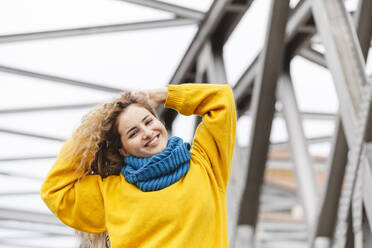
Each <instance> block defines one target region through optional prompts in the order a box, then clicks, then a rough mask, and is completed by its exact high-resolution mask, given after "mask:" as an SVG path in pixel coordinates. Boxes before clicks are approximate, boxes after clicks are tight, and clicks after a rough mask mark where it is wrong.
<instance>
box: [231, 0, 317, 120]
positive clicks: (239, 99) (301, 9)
mask: <svg viewBox="0 0 372 248" xmlns="http://www.w3.org/2000/svg"><path fill="white" fill-rule="evenodd" d="M310 19H311V0H303V1H301V2H300V3H299V4H298V5H297V6H296V8H295V10H294V11H293V12H292V14H291V15H290V16H289V19H288V22H287V26H286V29H285V44H286V45H287V44H289V43H290V42H291V41H293V40H294V39H295V38H296V35H297V33H298V30H299V29H300V28H301V27H302V26H303V25H305V24H306V23H307V22H308V21H309V20H310ZM260 56H261V54H258V55H257V56H256V58H255V59H254V60H253V61H252V63H251V64H250V65H249V66H248V68H247V69H246V71H245V72H244V73H243V74H242V76H241V77H240V78H239V80H238V81H237V83H236V84H235V85H234V96H235V100H236V104H237V107H238V115H239V116H240V115H241V114H242V113H244V111H245V109H247V108H248V106H249V102H250V98H251V94H252V89H253V83H254V79H255V77H256V74H257V67H258V63H259V59H258V58H259V57H260Z"/></svg>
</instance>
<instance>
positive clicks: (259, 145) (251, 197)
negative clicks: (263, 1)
mask: <svg viewBox="0 0 372 248" xmlns="http://www.w3.org/2000/svg"><path fill="white" fill-rule="evenodd" d="M288 12H289V1H288V0H286V1H285V0H281V1H272V4H271V9H270V15H269V16H270V20H269V22H268V29H267V32H266V39H265V45H264V50H263V52H262V53H261V56H260V60H259V67H258V68H257V77H256V79H255V84H254V90H253V99H252V128H251V136H250V141H249V144H250V145H249V150H248V166H247V167H248V170H247V177H246V181H245V186H244V191H243V195H242V200H241V204H240V209H239V220H238V224H239V225H243V226H248V229H247V235H253V233H254V229H255V226H256V223H257V215H258V206H259V194H260V189H261V185H262V182H263V174H264V170H265V164H266V160H267V151H268V147H269V137H270V131H271V125H272V120H273V116H274V112H275V108H274V105H275V91H276V82H277V80H278V76H279V74H280V72H281V70H282V66H283V54H284V46H285V43H284V39H285V35H284V34H285V27H286V23H287V17H288Z"/></svg>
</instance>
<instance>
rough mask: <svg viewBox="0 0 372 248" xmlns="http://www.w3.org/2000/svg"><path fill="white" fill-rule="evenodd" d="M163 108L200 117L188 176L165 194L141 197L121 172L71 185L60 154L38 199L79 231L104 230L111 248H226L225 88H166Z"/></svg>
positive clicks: (70, 165) (230, 105) (229, 131)
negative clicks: (40, 198)
mask: <svg viewBox="0 0 372 248" xmlns="http://www.w3.org/2000/svg"><path fill="white" fill-rule="evenodd" d="M165 106H166V107H169V108H173V109H176V110H177V111H178V112H179V113H181V114H183V115H191V114H197V115H201V116H203V121H202V122H201V123H200V124H199V126H198V128H197V130H196V133H195V136H194V139H193V143H192V148H191V150H190V152H191V155H192V158H191V161H190V169H189V171H188V172H187V174H186V175H185V176H184V177H183V178H181V179H180V180H179V181H177V182H176V183H174V184H172V185H170V186H169V187H167V188H164V189H162V190H159V191H152V192H142V191H141V190H140V189H138V188H137V187H136V186H134V185H132V184H130V183H128V182H127V181H126V180H125V178H124V177H123V175H122V174H120V176H109V177H107V178H105V179H102V178H101V177H100V176H99V175H89V176H86V177H84V178H83V179H82V180H80V181H77V176H78V175H77V174H76V173H75V169H76V166H77V162H76V159H75V160H74V159H73V158H68V159H67V158H64V157H63V156H62V155H59V156H58V158H57V160H56V162H55V164H54V165H53V167H52V168H51V170H50V172H49V174H48V176H47V178H46V179H45V181H44V183H43V185H42V188H41V197H42V199H43V200H44V202H45V203H46V205H47V206H48V207H49V208H50V210H51V211H52V212H53V213H54V214H55V215H56V216H57V217H58V218H59V219H60V220H61V221H62V222H63V223H65V224H66V225H69V226H71V227H73V228H75V229H77V230H80V231H83V232H89V233H101V232H105V231H108V233H109V236H110V240H111V247H112V248H132V247H141V248H158V247H159V248H160V247H162V248H182V247H191V248H195V247H198V248H199V247H201V248H208V247H210V248H219V247H228V236H227V216H226V214H227V213H226V187H227V182H228V179H229V176H230V169H231V163H232V155H233V149H234V144H235V131H236V112H235V103H234V97H233V94H232V91H231V88H230V87H229V86H227V85H210V84H182V85H169V86H168V96H167V99H166V103H165ZM69 142H73V141H71V140H69V141H68V142H66V143H65V144H64V146H63V147H62V150H63V149H65V147H66V146H68V145H69ZM62 150H61V151H62ZM61 154H62V153H61Z"/></svg>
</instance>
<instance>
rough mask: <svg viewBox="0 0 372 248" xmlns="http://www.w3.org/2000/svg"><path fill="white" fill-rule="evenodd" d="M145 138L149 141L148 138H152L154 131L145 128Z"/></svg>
mask: <svg viewBox="0 0 372 248" xmlns="http://www.w3.org/2000/svg"><path fill="white" fill-rule="evenodd" d="M143 134H144V135H143V138H144V139H148V138H151V137H152V130H151V129H149V128H147V127H145V128H144V130H143Z"/></svg>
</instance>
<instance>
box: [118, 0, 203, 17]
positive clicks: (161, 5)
mask: <svg viewBox="0 0 372 248" xmlns="http://www.w3.org/2000/svg"><path fill="white" fill-rule="evenodd" d="M120 1H123V2H128V3H134V4H137V5H141V6H145V7H149V8H153V9H158V10H163V11H167V12H171V13H173V14H175V15H177V16H179V17H184V18H190V19H195V20H197V21H200V20H202V19H203V17H204V13H203V12H201V11H198V10H194V9H189V8H185V7H182V6H178V5H174V4H170V3H165V2H162V1H157V0H120Z"/></svg>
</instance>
